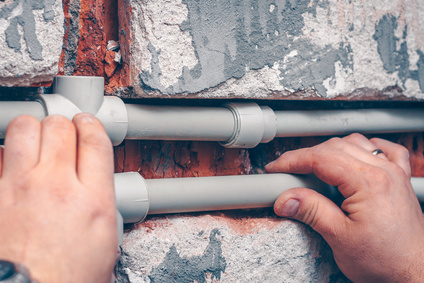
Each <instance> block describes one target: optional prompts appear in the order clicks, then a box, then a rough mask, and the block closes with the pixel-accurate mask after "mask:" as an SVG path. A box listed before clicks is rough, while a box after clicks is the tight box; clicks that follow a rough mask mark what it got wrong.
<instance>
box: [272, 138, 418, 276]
mask: <svg viewBox="0 0 424 283" xmlns="http://www.w3.org/2000/svg"><path fill="white" fill-rule="evenodd" d="M376 148H380V149H382V150H383V152H384V154H378V155H372V154H371V152H372V151H373V150H374V149H376ZM266 171H267V172H269V173H273V172H283V173H295V174H310V173H314V174H315V175H316V176H317V177H318V178H320V179H321V180H323V181H324V182H326V183H328V184H329V185H332V186H336V187H338V189H339V191H340V192H341V194H342V195H343V196H344V198H345V200H344V201H343V203H342V205H341V207H340V208H339V207H338V206H337V205H335V204H334V203H333V202H332V201H330V200H329V199H327V198H326V197H324V196H323V195H321V194H319V193H317V192H315V191H313V190H309V189H306V188H293V189H290V190H288V191H286V192H284V193H283V194H282V195H281V196H280V197H279V198H278V199H277V201H276V203H275V205H274V210H275V212H276V213H277V214H278V215H280V216H283V217H288V218H292V219H295V220H298V221H301V222H303V223H306V224H308V225H309V226H311V227H312V228H313V229H314V230H315V231H317V232H318V233H320V234H321V235H322V236H323V238H324V239H325V240H326V241H327V243H328V244H329V245H330V247H331V249H332V250H333V254H334V259H335V261H336V263H337V265H338V266H339V268H340V270H341V271H342V272H343V273H344V274H345V275H346V276H347V277H348V278H349V279H351V280H352V281H354V282H423V281H424V217H423V213H422V211H421V208H420V205H419V203H418V200H417V198H416V196H415V193H414V191H413V188H412V186H411V183H410V172H411V171H410V166H409V154H408V151H407V150H406V149H405V148H403V147H402V146H400V145H397V144H394V143H391V142H388V141H385V140H382V139H371V140H368V139H367V138H365V137H364V136H362V135H359V134H353V135H350V136H348V137H345V138H342V139H340V138H333V139H331V140H329V141H327V142H324V143H322V144H320V145H317V146H315V147H312V148H304V149H299V150H295V151H291V152H286V153H284V154H283V155H281V156H280V157H279V158H278V159H277V160H276V161H274V162H272V163H270V164H268V165H267V167H266Z"/></svg>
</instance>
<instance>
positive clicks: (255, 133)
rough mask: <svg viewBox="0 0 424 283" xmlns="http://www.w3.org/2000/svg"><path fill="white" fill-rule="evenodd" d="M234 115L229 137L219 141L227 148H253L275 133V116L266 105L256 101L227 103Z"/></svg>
mask: <svg viewBox="0 0 424 283" xmlns="http://www.w3.org/2000/svg"><path fill="white" fill-rule="evenodd" d="M224 106H225V107H227V108H228V109H230V110H231V113H232V114H233V117H234V125H235V127H234V132H233V135H232V136H231V138H230V139H229V140H228V141H226V142H224V143H220V144H221V145H222V146H224V147H227V148H253V147H255V146H257V145H258V144H259V143H267V142H269V141H271V140H272V139H274V137H275V135H276V133H277V117H276V115H275V113H274V111H273V110H272V109H271V108H269V107H268V106H259V105H258V104H256V103H227V104H225V105H224Z"/></svg>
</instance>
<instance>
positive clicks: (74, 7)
mask: <svg viewBox="0 0 424 283" xmlns="http://www.w3.org/2000/svg"><path fill="white" fill-rule="evenodd" d="M80 11H81V1H80V0H70V3H69V8H68V14H69V15H71V17H70V19H69V25H68V27H67V25H66V19H65V22H64V24H63V26H64V29H65V34H66V33H67V34H68V40H67V42H66V45H65V46H64V49H65V64H64V65H65V70H64V72H65V75H67V76H71V75H73V73H74V71H75V66H76V63H77V56H78V43H79V38H80V33H79V14H80ZM67 29H68V30H67Z"/></svg>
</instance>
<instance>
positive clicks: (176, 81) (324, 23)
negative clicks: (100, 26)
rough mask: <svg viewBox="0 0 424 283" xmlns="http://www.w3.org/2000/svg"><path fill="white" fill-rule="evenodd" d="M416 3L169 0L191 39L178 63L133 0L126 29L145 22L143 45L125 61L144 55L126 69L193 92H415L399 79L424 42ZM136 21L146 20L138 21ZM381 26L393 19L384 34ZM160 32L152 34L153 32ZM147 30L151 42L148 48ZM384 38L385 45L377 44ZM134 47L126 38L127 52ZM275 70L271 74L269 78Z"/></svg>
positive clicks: (419, 92) (410, 74)
mask: <svg viewBox="0 0 424 283" xmlns="http://www.w3.org/2000/svg"><path fill="white" fill-rule="evenodd" d="M134 2H135V1H134ZM147 2H149V1H147ZM171 2H172V3H171V4H167V5H164V7H162V9H163V10H164V12H162V13H163V14H164V15H168V14H170V13H171V12H172V11H173V9H174V5H176V4H175V3H176V0H173V1H171ZM421 2H422V1H418V2H417V1H416V0H404V1H391V0H379V1H377V0H371V1H364V0H352V1H339V0H310V1H300V0H291V1H286V0H278V1H269V0H259V1H250V0H240V1H227V0H218V1H195V0H182V2H178V5H179V4H182V6H184V7H185V8H181V11H183V10H184V12H181V13H180V14H179V15H180V16H181V18H179V19H182V18H184V17H185V19H184V20H181V21H179V24H178V27H179V28H180V30H178V31H175V34H176V35H177V37H178V36H179V35H181V34H183V35H188V36H189V37H190V38H191V42H190V44H188V43H187V42H186V43H185V44H188V45H186V46H188V50H190V52H191V53H190V56H188V55H187V57H186V58H185V59H187V60H188V61H187V62H191V64H189V63H184V62H183V59H181V57H182V55H181V54H179V49H178V51H177V52H175V51H174V54H173V55H169V56H171V57H172V56H173V57H174V59H169V58H168V57H167V56H165V55H164V53H163V52H164V51H163V50H165V49H167V50H169V48H171V47H173V43H172V42H171V43H165V41H163V45H161V46H160V47H159V46H158V45H157V44H154V43H153V41H154V40H156V39H154V38H152V33H151V32H150V30H152V28H151V27H150V26H156V25H159V24H160V23H161V22H164V21H166V19H167V17H164V16H161V17H162V18H161V19H153V18H152V17H149V18H143V17H145V15H146V14H141V13H140V12H137V13H135V12H134V9H133V13H134V19H136V24H137V26H138V27H136V28H135V29H137V28H138V32H140V31H141V30H142V28H146V33H145V34H147V36H146V37H145V38H144V44H145V47H144V49H143V50H147V51H148V52H142V53H143V54H137V52H133V54H135V55H132V56H133V57H134V59H131V60H132V61H133V62H140V61H139V60H138V59H139V58H140V56H144V57H145V58H146V60H144V61H142V62H144V64H142V65H141V66H137V68H136V69H135V73H136V74H137V80H139V81H138V82H139V83H138V84H137V83H136V82H135V84H137V85H138V86H139V87H140V88H141V89H142V90H144V92H145V93H147V95H149V94H150V93H151V94H152V95H155V96H156V95H158V94H164V95H176V94H180V95H181V96H184V95H185V94H192V93H195V94H196V95H198V96H199V97H258V98H259V97H260V98H265V97H273V96H274V95H275V93H278V95H280V96H281V95H287V94H291V93H293V92H294V91H298V90H308V89H314V90H315V91H316V92H317V93H318V94H319V95H320V96H322V97H326V98H331V97H335V96H338V95H343V94H347V93H353V92H354V91H355V90H356V89H359V88H370V89H376V90H383V89H385V88H387V87H393V86H399V87H400V88H402V89H403V91H404V93H405V94H406V95H407V96H413V97H418V98H419V97H423V96H424V95H423V89H422V88H421V87H420V88H418V89H417V88H416V86H417V84H411V83H408V84H406V81H407V80H408V79H415V80H417V81H418V82H420V81H419V76H420V74H421V73H420V72H421V71H420V70H419V69H420V68H419V67H418V65H419V64H418V63H419V62H421V61H420V53H419V51H422V50H423V49H424V35H423V34H424V2H423V3H421ZM135 5H136V6H137V5H138V4H137V3H135ZM146 5H148V4H146ZM168 6H169V7H168ZM137 9H138V8H137ZM137 9H135V10H137ZM392 18H393V19H396V20H395V21H391V20H390V19H392ZM387 19H389V20H387ZM139 21H140V22H139ZM156 22H157V23H156ZM140 23H146V24H145V26H144V27H143V24H140ZM390 25H392V27H393V28H392V31H391V32H389V33H388V31H390V29H391V28H390V27H391V26H390ZM380 27H382V29H381V28H380ZM385 27H386V28H385ZM381 31H383V32H382V33H381ZM169 32H174V31H171V30H169ZM379 32H380V33H379ZM140 34H142V33H141V32H140ZM168 35H169V34H168V33H166V32H165V33H164V34H163V35H162V34H159V33H155V36H156V37H161V38H162V37H164V38H165V37H168ZM150 38H152V40H151V44H152V46H153V47H154V48H149V45H148V42H149V41H150ZM182 38H184V37H182ZM390 38H391V39H390ZM377 39H378V40H377ZM389 39H390V40H392V41H393V46H391V45H390V43H389V42H387V43H384V42H386V41H387V40H389ZM393 39H395V40H393ZM396 39H399V40H396ZM137 46H138V45H137V44H134V47H135V48H136V49H134V50H135V51H136V50H137V48H138V47H137ZM390 46H391V47H390ZM384 48H386V50H383V49H384ZM387 48H389V49H387ZM149 50H150V51H149ZM394 50H395V51H396V52H397V55H394V56H395V57H393V51H394ZM166 52H168V51H166ZM296 52H297V54H296ZM167 54H170V53H169V52H168V53H167ZM381 54H383V57H382V56H381ZM384 54H392V55H388V56H392V57H393V58H391V59H390V58H386V57H387V56H386V55H384ZM384 56H386V57H384ZM162 58H168V59H166V60H165V61H166V62H167V63H169V64H168V65H167V66H165V65H164V64H162V63H161V62H162V61H163V60H164V59H162ZM189 58H190V60H189ZM193 58H195V59H193ZM388 60H395V61H396V62H395V63H390V62H389V61H388ZM165 61H163V62H165ZM276 65H278V66H279V68H277V69H276V68H275V66H276ZM420 66H421V65H420ZM393 68H395V71H393ZM277 77H278V80H279V82H278V83H275V82H276V78H277ZM171 78H172V79H171ZM261 80H263V81H261ZM165 82H166V83H165ZM243 84H247V86H244V85H243ZM255 85H256V87H255ZM418 85H421V84H420V83H419V84H418ZM242 91H246V92H247V93H242ZM226 92H227V93H226Z"/></svg>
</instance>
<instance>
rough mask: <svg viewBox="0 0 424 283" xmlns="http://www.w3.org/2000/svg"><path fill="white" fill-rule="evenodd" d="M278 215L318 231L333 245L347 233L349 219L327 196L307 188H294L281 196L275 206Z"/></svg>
mask: <svg viewBox="0 0 424 283" xmlns="http://www.w3.org/2000/svg"><path fill="white" fill-rule="evenodd" d="M274 211H275V213H276V214H277V215H279V216H282V217H287V218H291V219H295V220H298V221H300V222H303V223H305V224H307V225H309V226H310V227H311V228H312V229H314V230H315V231H317V232H318V233H319V234H321V236H323V237H324V239H325V240H326V241H327V242H328V243H329V244H330V245H331V241H332V240H333V239H334V238H336V237H337V235H338V234H340V233H341V232H343V231H345V229H344V228H345V224H346V222H347V221H349V219H348V218H347V216H346V215H345V214H344V213H343V211H342V210H341V209H340V208H339V207H338V206H337V205H335V204H334V203H333V202H332V201H331V200H329V199H328V198H326V197H325V196H323V195H321V194H319V193H317V192H315V191H313V190H310V189H306V188H293V189H290V190H287V191H285V192H284V193H283V194H281V195H280V196H279V197H278V199H277V201H276V202H275V204H274Z"/></svg>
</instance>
